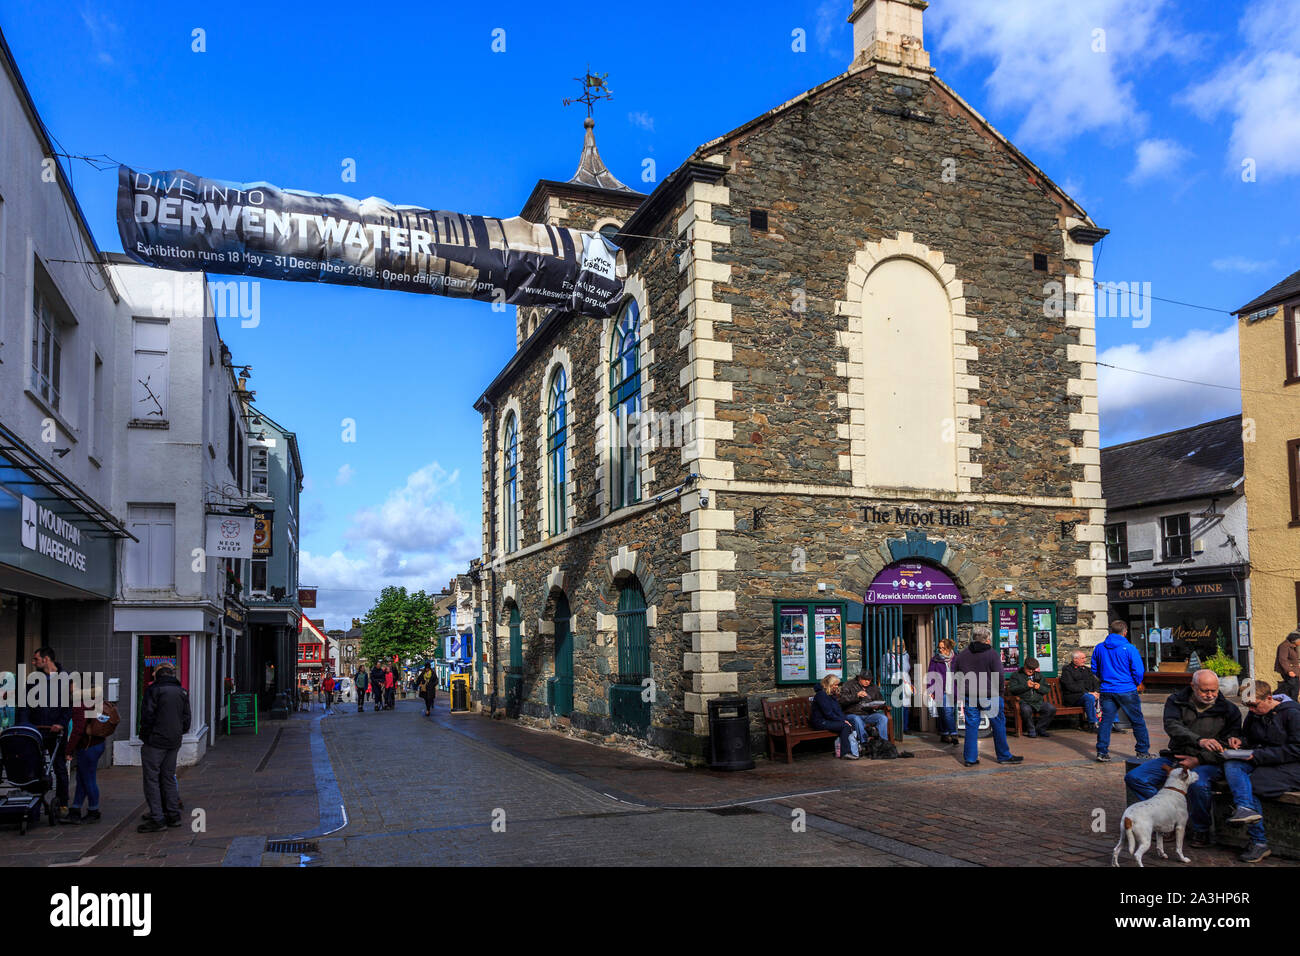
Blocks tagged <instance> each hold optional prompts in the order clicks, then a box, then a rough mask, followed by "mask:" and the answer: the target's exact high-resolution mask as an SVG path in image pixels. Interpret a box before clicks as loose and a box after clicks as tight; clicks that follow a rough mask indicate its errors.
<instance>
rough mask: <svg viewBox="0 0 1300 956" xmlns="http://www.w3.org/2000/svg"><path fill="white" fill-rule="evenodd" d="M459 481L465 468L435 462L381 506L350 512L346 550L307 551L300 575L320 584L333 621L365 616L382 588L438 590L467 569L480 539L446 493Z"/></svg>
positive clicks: (344, 623)
mask: <svg viewBox="0 0 1300 956" xmlns="http://www.w3.org/2000/svg"><path fill="white" fill-rule="evenodd" d="M458 480H459V472H455V471H453V472H451V473H450V474H448V472H447V471H446V470H445V469H444V468H443V467H442V466H441V465H439V464H438V463H437V462H433V463H432V464H429V465H426V466H424V467H423V468H421V469H419V470H418V471H416V472H413V473H412V474H410V475H409V476H407V479H406V483H405V484H404V485H403V486H402V487H401V488H398V489H395V490H393V491H392V492H390V493H389V495H388V497H387V498H386V499H385V500H384V502H383V503H382V504H379V505H376V506H374V507H370V508H362V509H361V510H359V511H357V512H356V513H355V514H354V515H353V516H352V521H351V524H350V526H349V528H348V530H347V532H346V533H345V538H346V540H347V545H346V547H345V548H343V549H341V550H336V551H334V552H333V553H331V554H312V553H311V552H309V551H307V550H303V551H302V553H301V566H302V574H301V577H302V581H303V583H304V585H307V586H315V587H317V588H318V589H320V590H319V593H318V595H317V602H318V604H319V605H320V612H321V613H323V614H325V615H326V616H327V622H328V625H329V627H331V628H332V627H348V626H350V625H351V622H352V618H354V617H362V616H364V614H365V612H366V611H367V610H368V609H369V608H370V607H371V605H373V604H374V601H375V599H376V598H377V597H378V596H379V592H380V591H381V590H382V589H383V588H384V587H387V586H389V585H396V586H400V587H405V588H406V589H407V590H421V589H423V590H425V591H436V590H438V589H440V588H442V587H443V586H444V585H446V583H447V582H448V580H450V579H451V578H452V577H453V576H454V575H456V574H461V573H464V571H465V569H466V567H467V566H468V564H469V561H470V558H473V557H476V556H477V555H478V551H479V545H478V542H477V541H476V540H475V535H474V534H470V533H467V531H466V527H465V522H464V521H462V519H461V517H460V515H458V514H457V513H456V511H455V509H454V508H452V507H451V505H450V504H448V503H447V502H446V501H445V500H443V499H442V497H441V495H442V493H443V492H444V491H446V490H447V489H448V488H449V487H450V486H452V485H454V484H455V483H456V482H457V481H458ZM477 530H478V529H477V526H475V528H474V532H475V533H477ZM317 616H319V615H317Z"/></svg>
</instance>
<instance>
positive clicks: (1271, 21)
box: [1181, 0, 1300, 180]
mask: <svg viewBox="0 0 1300 956" xmlns="http://www.w3.org/2000/svg"><path fill="white" fill-rule="evenodd" d="M1239 28H1240V30H1241V32H1242V33H1243V34H1244V36H1245V41H1246V49H1245V51H1244V52H1242V53H1241V54H1239V55H1238V56H1237V57H1235V58H1234V59H1232V60H1230V61H1228V62H1227V63H1225V64H1224V65H1223V66H1221V67H1220V68H1219V69H1218V70H1217V71H1216V72H1215V73H1214V75H1213V76H1211V77H1210V78H1209V79H1208V80H1206V81H1205V82H1203V83H1200V84H1197V85H1196V86H1193V87H1192V88H1191V89H1189V90H1188V91H1187V92H1186V93H1185V94H1184V95H1183V97H1182V98H1181V99H1182V102H1185V103H1187V104H1188V105H1190V106H1191V107H1192V109H1193V110H1194V111H1195V112H1196V113H1197V114H1198V115H1199V116H1201V117H1202V118H1203V119H1213V118H1214V117H1216V116H1219V115H1220V114H1222V113H1230V114H1231V115H1232V117H1233V122H1232V136H1231V137H1230V140H1229V143H1228V155H1227V163H1228V166H1229V167H1230V168H1232V169H1234V170H1240V169H1241V164H1242V163H1243V162H1244V161H1245V160H1247V159H1253V160H1254V161H1255V163H1256V166H1257V173H1256V175H1257V176H1258V177H1259V178H1260V179H1261V180H1266V179H1268V178H1269V177H1270V176H1274V177H1283V176H1294V175H1300V109H1297V108H1296V104H1297V103H1300V53H1297V52H1296V51H1297V49H1298V48H1300V6H1297V5H1296V4H1295V2H1294V0H1259V2H1256V3H1251V4H1249V6H1248V7H1247V8H1246V12H1245V14H1244V15H1243V16H1242V19H1241V22H1240V24H1239Z"/></svg>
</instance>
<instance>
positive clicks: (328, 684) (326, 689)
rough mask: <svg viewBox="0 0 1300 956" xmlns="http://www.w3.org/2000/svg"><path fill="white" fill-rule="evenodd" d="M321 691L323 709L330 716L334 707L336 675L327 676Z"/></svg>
mask: <svg viewBox="0 0 1300 956" xmlns="http://www.w3.org/2000/svg"><path fill="white" fill-rule="evenodd" d="M320 691H321V694H320V696H321V709H322V710H324V711H325V713H327V714H328V713H329V712H330V708H331V707H332V706H334V675H333V674H326V675H325V679H324V680H323V681H321V683H320Z"/></svg>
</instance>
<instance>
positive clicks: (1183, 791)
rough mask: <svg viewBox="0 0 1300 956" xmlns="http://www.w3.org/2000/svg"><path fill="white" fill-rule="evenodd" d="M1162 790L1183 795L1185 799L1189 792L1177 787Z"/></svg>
mask: <svg viewBox="0 0 1300 956" xmlns="http://www.w3.org/2000/svg"><path fill="white" fill-rule="evenodd" d="M1162 789H1164V790H1172V791H1173V792H1174V793H1181V794H1182V795H1183V796H1184V797H1185V796H1187V791H1186V790H1179V789H1178V788H1177V787H1164V788H1162Z"/></svg>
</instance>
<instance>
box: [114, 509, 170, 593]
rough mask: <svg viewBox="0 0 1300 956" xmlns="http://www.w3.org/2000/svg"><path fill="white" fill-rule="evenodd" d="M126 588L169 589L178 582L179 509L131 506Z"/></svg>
mask: <svg viewBox="0 0 1300 956" xmlns="http://www.w3.org/2000/svg"><path fill="white" fill-rule="evenodd" d="M126 524H127V529H128V530H129V531H130V532H131V534H133V535H135V538H136V540H135V541H131V540H129V539H128V540H127V543H126V586H127V587H129V588H169V587H171V586H172V585H173V584H174V583H175V581H176V574H175V572H176V567H175V565H176V557H175V556H176V506H175V505H127V520H126Z"/></svg>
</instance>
